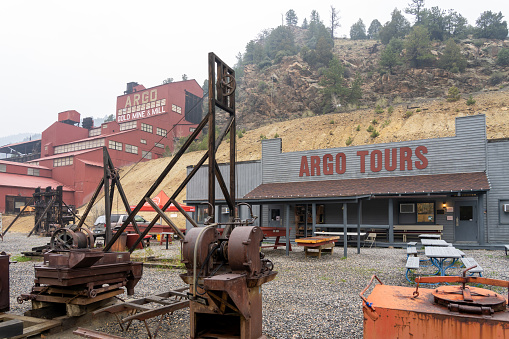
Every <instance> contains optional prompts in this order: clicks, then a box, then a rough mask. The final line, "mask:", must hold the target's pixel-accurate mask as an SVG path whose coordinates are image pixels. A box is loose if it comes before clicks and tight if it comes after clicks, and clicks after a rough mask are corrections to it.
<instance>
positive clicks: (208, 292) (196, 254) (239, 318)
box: [105, 53, 277, 339]
mask: <svg viewBox="0 0 509 339" xmlns="http://www.w3.org/2000/svg"><path fill="white" fill-rule="evenodd" d="M208 60H209V63H208V67H209V88H208V104H209V105H208V106H209V108H208V113H207V114H206V116H205V117H204V118H203V120H202V121H201V122H200V124H199V125H198V127H197V128H196V130H195V131H194V132H193V133H192V134H191V136H190V137H189V138H188V139H187V141H186V142H185V143H184V144H183V146H182V147H181V149H180V150H179V151H178V152H177V153H176V155H175V156H174V157H173V158H172V159H171V160H170V162H169V163H168V165H167V166H166V168H165V169H164V170H163V172H162V173H161V174H160V175H159V177H158V178H157V179H156V181H155V182H154V183H153V185H152V186H151V187H150V188H149V189H148V191H147V192H146V193H145V195H144V196H143V198H142V199H141V200H140V202H139V203H138V204H137V206H136V208H135V209H133V210H132V212H131V213H130V214H129V216H128V218H127V219H126V220H125V221H124V223H123V224H122V226H121V227H120V229H119V231H118V232H117V233H116V234H115V235H114V236H113V238H112V239H111V241H110V243H109V244H108V245H106V247H105V250H106V251H108V250H109V249H110V247H111V244H112V243H113V242H115V241H116V240H117V239H118V238H119V237H120V234H121V233H122V232H123V231H124V229H125V228H126V227H127V226H128V225H129V223H131V222H132V221H133V220H134V216H135V215H136V214H137V213H138V212H139V210H140V209H141V207H142V206H143V204H144V203H145V202H148V203H149V204H151V205H152V207H153V208H154V209H155V210H156V212H157V214H158V215H156V216H155V217H154V219H153V220H152V221H151V223H150V224H149V225H148V226H147V227H146V229H145V230H144V231H143V232H142V234H141V235H140V236H139V237H138V239H137V240H136V241H135V243H134V244H133V245H132V247H131V248H130V251H131V252H132V251H133V250H134V249H135V248H136V246H137V245H138V244H139V243H140V242H141V241H142V239H143V238H144V237H145V236H146V235H147V234H148V232H149V231H150V229H151V228H152V227H153V225H154V224H155V223H156V221H157V220H158V219H159V217H161V218H163V219H164V220H165V221H166V223H168V224H169V225H170V226H171V227H172V228H173V229H174V231H175V234H177V235H178V236H179V237H180V238H181V240H183V242H182V262H183V263H184V264H185V267H186V272H185V273H183V274H182V275H181V278H182V279H183V280H184V282H186V283H187V284H189V292H188V296H189V300H190V337H191V338H193V339H195V338H225V337H228V338H242V339H254V338H263V337H264V336H263V335H262V284H264V283H266V282H269V281H271V280H273V279H274V278H275V276H276V274H277V272H275V271H273V265H272V263H271V262H270V261H269V260H267V259H264V257H263V253H261V252H260V243H261V241H262V238H263V233H262V231H261V229H260V228H259V227H257V226H253V221H254V220H255V217H254V216H252V214H251V218H249V219H247V220H244V221H242V220H240V219H239V218H238V217H237V208H238V206H239V205H240V204H237V203H236V196H235V149H236V142H235V138H236V133H235V129H236V127H235V123H236V120H235V88H236V82H235V72H234V70H233V69H232V68H230V67H229V66H228V65H226V64H225V63H224V62H223V61H222V60H221V59H219V58H218V57H217V56H216V55H215V54H214V53H209V59H208ZM216 107H217V108H219V109H221V110H223V111H225V112H226V113H227V114H229V117H228V119H227V122H226V124H225V126H224V127H223V128H222V130H221V132H220V133H219V135H218V136H217V138H216V135H215V127H216V120H215V119H216ZM206 126H208V151H207V152H206V153H205V154H204V155H203V156H202V158H201V159H200V161H199V162H198V163H197V164H196V166H194V167H193V170H192V171H191V172H190V173H189V174H188V175H187V177H186V178H185V179H184V181H183V182H182V183H181V184H180V186H179V187H178V188H177V189H176V190H175V192H174V193H173V194H172V195H171V196H170V199H169V200H168V202H167V203H166V204H165V205H164V206H163V208H162V209H160V208H158V206H157V205H155V204H154V203H153V202H152V199H151V196H152V195H153V194H154V193H155V191H156V189H157V188H158V186H159V185H160V184H161V183H162V181H163V179H164V178H165V177H166V176H167V175H168V173H169V172H170V171H171V169H172V168H173V167H174V166H175V164H176V163H177V162H178V161H179V160H180V158H181V157H182V155H183V154H184V152H185V151H186V150H187V148H188V147H189V146H190V145H191V143H192V142H193V141H194V140H195V139H196V138H197V137H198V135H199V133H200V132H202V131H203V129H204V128H205V127H206ZM228 132H230V139H229V146H230V154H229V157H230V158H229V163H230V173H229V183H228V185H227V183H226V182H225V180H224V178H223V176H222V174H221V172H220V170H219V166H218V164H217V162H216V152H217V150H218V148H219V145H220V144H221V141H222V140H223V139H224V138H225V136H226V135H227V134H228ZM207 160H208V202H207V203H208V218H207V220H206V222H205V224H204V226H203V227H200V226H198V225H197V224H196V223H195V221H194V220H193V219H192V218H191V217H190V216H189V215H188V214H187V213H186V212H185V211H184V210H183V209H182V208H181V206H180V205H179V204H178V202H177V201H176V200H175V199H176V198H177V196H178V195H179V194H180V193H181V192H182V190H183V189H184V188H185V186H186V185H187V184H188V183H189V181H190V180H191V178H192V177H193V176H194V175H195V174H196V172H197V171H198V169H199V168H200V167H201V166H202V165H203V164H204V163H205V161H207ZM216 180H217V182H218V184H219V186H220V188H221V192H222V194H223V196H224V199H225V201H226V203H227V205H228V209H229V212H230V216H229V221H228V222H226V223H217V222H216V221H215V217H214V209H215V184H216ZM228 186H229V187H228ZM170 204H174V205H175V207H176V208H177V209H178V210H179V211H180V212H181V213H182V214H183V215H184V216H185V217H186V219H187V220H188V221H189V223H190V224H191V225H193V227H192V228H191V229H190V230H189V231H188V232H187V234H186V235H185V237H184V235H183V234H182V233H181V232H180V231H179V230H178V228H177V227H176V225H174V224H173V222H172V221H171V220H170V219H169V218H167V217H166V215H165V214H164V211H165V210H166V209H167V208H168V207H169V206H170ZM241 204H242V203H241ZM218 230H222V233H221V234H220V233H219V231H218Z"/></svg>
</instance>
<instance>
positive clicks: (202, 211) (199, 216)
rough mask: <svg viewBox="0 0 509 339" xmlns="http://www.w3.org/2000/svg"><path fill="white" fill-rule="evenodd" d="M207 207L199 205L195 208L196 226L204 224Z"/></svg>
mask: <svg viewBox="0 0 509 339" xmlns="http://www.w3.org/2000/svg"><path fill="white" fill-rule="evenodd" d="M207 208H208V206H207V205H199V206H196V222H197V223H198V224H203V223H204V222H205V218H207V216H208V213H207Z"/></svg>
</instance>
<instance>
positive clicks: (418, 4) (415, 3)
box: [405, 0, 424, 24]
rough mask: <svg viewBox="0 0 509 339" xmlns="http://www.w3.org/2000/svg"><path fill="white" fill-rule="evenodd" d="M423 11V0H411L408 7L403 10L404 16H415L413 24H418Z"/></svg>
mask: <svg viewBox="0 0 509 339" xmlns="http://www.w3.org/2000/svg"><path fill="white" fill-rule="evenodd" d="M423 9H424V0H411V2H410V3H409V4H408V7H407V8H405V13H406V14H411V15H413V16H415V23H416V24H419V23H420V22H421V19H422V11H423Z"/></svg>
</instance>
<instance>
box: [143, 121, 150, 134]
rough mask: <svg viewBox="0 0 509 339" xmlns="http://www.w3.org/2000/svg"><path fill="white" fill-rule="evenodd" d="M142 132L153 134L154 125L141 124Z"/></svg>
mask: <svg viewBox="0 0 509 339" xmlns="http://www.w3.org/2000/svg"><path fill="white" fill-rule="evenodd" d="M141 130H142V131H144V132H148V133H152V125H147V124H144V123H141Z"/></svg>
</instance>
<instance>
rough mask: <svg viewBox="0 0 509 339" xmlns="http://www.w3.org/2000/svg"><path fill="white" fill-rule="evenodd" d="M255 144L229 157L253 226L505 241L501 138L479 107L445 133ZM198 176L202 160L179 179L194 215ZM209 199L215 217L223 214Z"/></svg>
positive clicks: (505, 145)
mask: <svg viewBox="0 0 509 339" xmlns="http://www.w3.org/2000/svg"><path fill="white" fill-rule="evenodd" d="M261 143H262V159H261V160H260V161H251V162H243V163H239V164H237V181H238V182H237V185H236V187H237V197H239V198H240V199H239V200H241V201H244V202H248V203H250V204H251V205H252V206H254V209H253V210H254V213H255V214H257V215H258V216H259V219H258V220H257V225H260V226H287V227H288V228H289V230H290V234H291V235H290V238H291V239H294V238H295V237H304V236H311V235H312V234H313V233H314V232H315V231H317V230H322V231H334V230H338V231H342V230H343V229H344V227H345V225H346V226H347V228H348V229H349V231H350V230H352V231H354V230H356V229H357V227H360V228H361V229H362V230H363V231H366V232H376V233H377V234H379V235H380V236H379V237H383V238H385V240H386V241H387V242H389V243H397V242H401V241H403V240H407V238H408V237H410V236H414V235H416V234H418V233H424V232H441V233H442V238H443V239H445V240H446V241H449V242H454V243H456V244H465V245H469V244H470V245H490V244H497V243H507V242H509V158H508V156H507V155H508V154H509V140H506V139H504V140H487V138H486V121H485V116H484V115H472V116H464V117H458V118H456V131H455V136H453V137H445V138H434V139H423V140H413V141H403V142H393V143H383V144H372V145H360V146H350V147H340V148H331V149H318V150H310V151H301V152H287V153H283V152H282V140H281V139H269V140H262V141H261ZM190 170H191V168H189V169H188V171H190ZM220 170H221V172H222V173H223V177H224V178H228V177H229V176H228V170H229V168H228V167H227V166H220ZM206 180H207V169H206V167H205V168H202V169H200V171H199V172H198V173H197V174H196V175H195V177H194V178H193V179H192V180H191V182H190V183H189V185H188V187H187V198H186V203H188V204H191V205H196V206H198V208H197V212H196V213H195V216H194V218H195V219H196V220H197V221H198V222H202V221H203V218H204V210H205V207H206V206H205V205H201V206H200V205H199V203H200V202H202V201H206V199H207V192H206V187H207V184H206ZM216 188H217V185H216ZM217 190H218V191H217V192H216V196H217V197H218V198H219V197H220V192H219V188H217ZM217 203H218V206H217V207H216V216H217V218H216V220H219V221H226V220H225V218H227V217H228V210H227V207H226V205H225V203H224V201H223V202H221V201H220V200H219V201H217ZM240 217H241V219H245V218H247V217H248V213H247V209H245V208H241V210H240ZM188 227H190V225H188Z"/></svg>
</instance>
